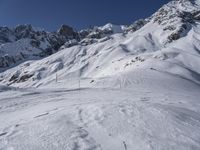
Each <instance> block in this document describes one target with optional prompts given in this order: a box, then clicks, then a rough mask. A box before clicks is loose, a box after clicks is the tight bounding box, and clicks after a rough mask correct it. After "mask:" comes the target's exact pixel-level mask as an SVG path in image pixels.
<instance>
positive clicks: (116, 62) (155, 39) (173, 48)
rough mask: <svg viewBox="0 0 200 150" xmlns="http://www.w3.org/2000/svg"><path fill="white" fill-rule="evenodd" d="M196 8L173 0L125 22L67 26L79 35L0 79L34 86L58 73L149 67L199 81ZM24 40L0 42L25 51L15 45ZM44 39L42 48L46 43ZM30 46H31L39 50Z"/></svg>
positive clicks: (105, 73)
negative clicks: (77, 29) (77, 27)
mask: <svg viewBox="0 0 200 150" xmlns="http://www.w3.org/2000/svg"><path fill="white" fill-rule="evenodd" d="M199 12H200V11H199V2H198V1H189V0H184V1H183V0H176V1H171V2H169V3H168V4H166V5H164V6H163V7H162V8H160V9H159V10H158V11H157V12H156V13H155V14H153V15H152V16H151V17H149V18H147V19H145V20H139V21H136V22H135V23H133V24H132V25H129V26H117V25H112V24H107V25H105V26H102V27H94V28H92V29H87V30H82V31H80V32H78V33H77V34H75V33H74V32H73V30H71V31H72V33H70V34H71V35H79V39H74V38H73V37H74V36H72V38H71V39H70V40H68V41H67V42H66V43H65V44H64V45H63V46H61V48H60V50H61V51H59V52H57V53H55V54H53V55H51V56H49V57H46V58H44V59H41V60H36V61H29V62H25V63H22V64H20V65H19V66H17V67H14V68H11V69H9V70H7V71H5V72H3V73H1V80H2V82H3V83H7V84H13V83H21V82H25V83H24V84H30V85H35V86H38V85H41V84H49V83H50V82H53V81H54V80H55V74H56V73H58V74H59V78H60V79H67V78H69V77H76V78H105V77H112V76H116V75H119V74H122V73H131V72H134V71H135V70H137V69H150V70H154V71H155V70H157V71H159V72H166V73H170V74H174V75H179V76H180V77H182V78H186V79H188V80H191V81H193V82H195V83H199V82H200V79H199V74H200V69H199V66H198V64H199V63H200V59H199V52H200V45H199V40H200V35H199V32H200V25H199V19H200V18H199V17H198V16H199ZM68 32H69V31H67V32H66V33H65V35H67V34H69V33H68ZM70 34H69V35H70ZM69 35H68V36H69ZM80 37H81V38H80ZM23 41H24V42H23ZM21 43H22V44H21ZM24 43H26V44H24ZM27 43H29V39H21V40H19V41H16V42H14V43H8V44H5V45H2V46H1V48H2V49H4V51H6V52H7V53H8V52H9V51H10V50H12V47H15V46H16V47H17V49H16V51H17V50H18V49H19V50H18V51H25V50H23V49H22V48H18V47H20V45H23V46H24V47H28V46H29V45H27ZM45 43H46V42H45ZM61 43H62V42H61ZM18 45H19V46H18ZM35 45H37V43H35ZM42 45H43V47H44V48H43V49H45V46H46V45H48V44H40V46H42ZM58 45H59V46H60V45H61V44H58ZM59 46H57V48H59ZM7 47H8V48H7ZM9 47H10V48H9ZM46 47H48V46H46ZM33 48H34V49H32V50H31V51H32V52H34V53H39V52H40V51H39V52H38V50H37V49H36V48H35V47H33ZM54 49H55V48H54ZM10 53H11V52H10ZM22 55H25V54H22ZM16 58H17V57H16Z"/></svg>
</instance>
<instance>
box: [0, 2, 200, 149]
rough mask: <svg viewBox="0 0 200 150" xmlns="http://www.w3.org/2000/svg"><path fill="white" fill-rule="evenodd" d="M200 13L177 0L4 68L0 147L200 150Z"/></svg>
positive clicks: (0, 93)
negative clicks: (124, 23) (134, 19)
mask: <svg viewBox="0 0 200 150" xmlns="http://www.w3.org/2000/svg"><path fill="white" fill-rule="evenodd" d="M199 15H200V1H199V0H174V1H171V2H169V3H168V4H166V5H164V6H163V7H162V8H160V9H159V10H158V11H157V12H156V13H155V14H153V15H152V16H151V17H149V18H147V19H145V20H139V21H137V22H135V23H133V24H132V25H129V26H116V25H113V24H107V25H105V26H102V27H95V28H94V29H88V30H84V31H80V32H79V36H80V39H79V40H74V39H72V40H70V41H67V42H66V43H65V45H63V46H62V47H61V49H60V51H58V52H57V53H55V54H52V55H50V56H48V57H45V58H42V59H40V60H30V61H26V62H24V63H21V64H19V65H18V66H16V67H13V68H9V69H7V70H6V71H4V72H2V73H0V83H1V85H0V149H2V150H7V149H11V150H13V149H14V150H15V149H17V150H18V149H19V150H26V149H32V150H36V149H37V150H40V149H41V150H43V149H46V150H51V149H52V150H55V149H58V150H61V149H68V150H79V149H80V150H199V149H200V117H199V116H200V109H199V108H200V101H199V97H200V92H199V91H200V67H199V64H200V44H199V43H200V18H199ZM24 40H25V39H24ZM1 46H2V47H3V48H5V50H7V47H5V46H4V45H1ZM6 46H8V45H6ZM19 46H20V42H19ZM10 47H14V46H13V45H12V44H10ZM20 50H23V49H21V48H20ZM16 51H18V49H17V48H16ZM33 51H37V50H36V49H34V50H33ZM8 52H9V50H8ZM11 53H12V52H11Z"/></svg>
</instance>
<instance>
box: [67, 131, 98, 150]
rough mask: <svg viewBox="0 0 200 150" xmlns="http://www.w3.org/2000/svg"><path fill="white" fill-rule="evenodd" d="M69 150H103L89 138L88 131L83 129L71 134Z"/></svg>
mask: <svg viewBox="0 0 200 150" xmlns="http://www.w3.org/2000/svg"><path fill="white" fill-rule="evenodd" d="M69 148H70V149H71V150H82V149H84V150H101V149H102V148H101V146H100V145H99V144H97V143H96V141H95V140H94V139H93V138H92V137H90V136H89V133H88V131H86V130H85V129H83V128H82V127H79V128H77V129H76V130H75V131H73V132H72V133H71V136H70V143H69Z"/></svg>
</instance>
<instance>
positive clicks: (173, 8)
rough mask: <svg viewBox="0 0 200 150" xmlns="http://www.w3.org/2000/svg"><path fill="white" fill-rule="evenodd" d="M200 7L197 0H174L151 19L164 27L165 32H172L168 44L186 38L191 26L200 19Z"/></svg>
mask: <svg viewBox="0 0 200 150" xmlns="http://www.w3.org/2000/svg"><path fill="white" fill-rule="evenodd" d="M199 16H200V7H199V3H197V0H173V1H171V2H169V3H168V4H166V5H164V6H163V7H162V8H160V9H159V10H158V11H157V12H156V13H155V14H154V15H153V16H152V17H151V18H150V19H151V20H152V21H153V22H155V23H158V24H159V25H161V26H163V30H165V31H168V32H172V33H171V35H169V37H168V42H172V41H174V40H178V39H179V38H181V37H183V36H185V35H186V34H187V31H189V29H191V25H192V24H194V23H195V21H196V20H199V19H200V17H199Z"/></svg>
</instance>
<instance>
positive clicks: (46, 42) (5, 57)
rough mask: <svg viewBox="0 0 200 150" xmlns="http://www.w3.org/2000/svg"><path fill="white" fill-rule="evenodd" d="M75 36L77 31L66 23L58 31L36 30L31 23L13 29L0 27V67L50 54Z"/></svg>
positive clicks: (75, 37)
mask: <svg viewBox="0 0 200 150" xmlns="http://www.w3.org/2000/svg"><path fill="white" fill-rule="evenodd" d="M77 38H78V33H76V32H74V30H73V28H71V27H69V26H67V25H63V26H62V27H61V28H60V29H59V30H58V32H46V31H40V30H36V29H34V28H33V27H32V26H31V25H18V26H17V27H16V28H14V29H10V28H7V27H0V68H5V67H9V66H11V65H13V64H15V63H17V62H19V61H23V60H27V59H34V58H36V57H45V56H48V55H51V54H53V53H55V52H57V51H58V50H59V48H60V47H61V46H62V45H64V44H65V43H66V42H67V41H69V40H71V39H77Z"/></svg>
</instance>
